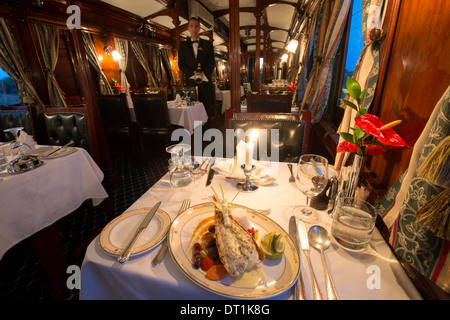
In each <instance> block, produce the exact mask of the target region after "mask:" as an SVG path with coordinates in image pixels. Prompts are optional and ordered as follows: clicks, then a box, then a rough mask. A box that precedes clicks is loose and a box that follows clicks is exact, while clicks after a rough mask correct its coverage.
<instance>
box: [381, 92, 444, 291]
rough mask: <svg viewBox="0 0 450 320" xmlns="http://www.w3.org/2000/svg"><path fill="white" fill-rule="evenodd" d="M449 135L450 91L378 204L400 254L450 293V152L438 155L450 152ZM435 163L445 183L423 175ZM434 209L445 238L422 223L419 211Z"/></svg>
mask: <svg viewBox="0 0 450 320" xmlns="http://www.w3.org/2000/svg"><path fill="white" fill-rule="evenodd" d="M449 134H450V87H448V89H447V90H446V92H445V93H444V95H443V96H442V98H441V99H440V101H439V102H438V103H437V105H436V106H435V108H434V111H433V113H432V114H431V115H430V118H429V119H428V122H427V125H426V126H425V128H424V129H423V131H422V134H421V135H420V137H419V139H418V140H417V141H416V143H415V145H414V149H413V153H412V155H411V159H410V162H409V166H408V169H407V170H406V172H405V173H404V174H403V175H402V176H401V177H400V179H399V180H398V181H397V182H396V183H394V184H393V185H392V187H391V188H390V189H389V190H388V192H387V193H386V194H385V196H384V197H383V199H382V200H381V201H380V202H378V203H377V204H376V206H375V207H376V209H377V212H378V214H379V215H380V216H382V217H383V221H384V222H385V224H386V226H387V227H388V228H389V229H390V231H391V239H390V242H391V245H392V247H393V248H394V250H395V252H396V253H397V254H398V255H399V256H401V257H402V258H403V259H404V260H405V261H407V262H408V263H410V264H411V265H412V266H413V267H414V268H415V269H416V270H417V271H419V272H420V273H421V274H423V275H424V276H426V277H428V278H429V279H430V280H431V281H433V282H435V283H436V284H437V285H438V286H440V287H441V288H442V289H443V290H445V291H446V292H447V293H450V268H449V267H448V266H449V264H450V261H449V259H448V252H449V249H450V241H449V238H450V235H449V234H448V228H449V226H448V224H449V214H450V209H449V207H448V201H449V200H448V193H449V184H450V181H448V175H449V168H448V165H449V164H448V162H449V161H450V160H449V159H448V151H447V158H442V157H439V156H437V155H438V154H439V153H437V151H438V150H439V149H441V150H442V151H444V150H445V149H446V148H448V145H447V146H443V144H442V143H443V142H445V141H446V139H448V136H449ZM442 154H443V153H442ZM429 157H431V159H430V158H429ZM439 158H441V160H439ZM430 160H432V163H433V170H428V172H431V171H432V172H431V174H435V171H436V170H437V169H436V168H446V169H444V170H442V171H439V170H437V172H438V173H441V176H443V177H447V180H446V181H445V183H441V182H442V181H439V180H437V181H434V179H430V177H423V176H422V175H421V172H422V171H421V170H420V168H421V165H424V162H425V161H430ZM445 160H446V161H447V162H446V164H447V167H445V166H440V165H439V163H440V162H441V165H442V161H445ZM445 193H446V194H445ZM440 196H444V198H443V199H444V201H439V199H442V198H440ZM445 200H446V201H447V204H446V206H445ZM428 206H432V210H430V211H431V212H432V214H431V218H432V219H429V221H436V222H437V225H438V226H439V227H440V228H441V229H443V231H444V233H445V230H447V232H446V234H444V236H443V235H442V233H438V232H436V230H433V229H432V228H431V229H429V228H428V227H427V225H426V224H425V225H424V224H423V223H421V222H419V220H418V217H419V215H418V213H419V210H420V209H422V208H426V207H428ZM442 214H443V215H444V216H443V217H442ZM433 215H434V216H433ZM445 215H446V216H445ZM445 236H446V237H445Z"/></svg>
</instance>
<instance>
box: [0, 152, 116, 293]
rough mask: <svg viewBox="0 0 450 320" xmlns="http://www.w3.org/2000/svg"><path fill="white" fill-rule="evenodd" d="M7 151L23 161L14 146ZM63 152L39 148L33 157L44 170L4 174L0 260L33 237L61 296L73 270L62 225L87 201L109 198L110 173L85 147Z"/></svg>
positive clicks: (0, 188) (3, 170)
mask: <svg viewBox="0 0 450 320" xmlns="http://www.w3.org/2000/svg"><path fill="white" fill-rule="evenodd" d="M2 148H3V150H1V151H3V152H5V153H6V154H8V153H9V155H8V157H7V158H8V162H9V161H11V160H13V159H15V158H16V157H17V155H11V154H10V152H9V150H8V149H9V148H10V145H7V144H6V145H3V146H2ZM59 148H60V147H58V146H43V145H36V146H33V150H31V151H30V153H32V154H37V155H38V156H39V161H40V165H38V166H37V167H35V168H34V169H30V170H28V171H24V172H20V171H14V172H13V171H11V170H8V168H7V167H6V166H2V167H1V172H0V203H1V209H0V220H1V223H0V259H1V258H3V256H4V255H5V253H6V252H7V251H8V250H9V249H10V248H12V247H13V246H14V245H16V244H18V243H19V242H21V241H22V240H24V239H27V238H30V239H31V244H32V247H33V249H34V250H35V253H36V255H37V256H38V258H39V260H40V261H41V263H42V264H43V267H44V270H45V271H46V272H47V273H48V276H49V278H50V279H51V280H52V282H53V285H54V288H53V289H54V290H55V291H59V290H61V286H62V287H64V286H65V280H64V277H65V271H66V269H65V268H67V266H65V265H64V264H65V258H64V257H63V252H62V248H61V243H58V240H59V236H58V230H57V227H55V226H56V223H57V222H58V221H59V220H60V219H61V218H63V217H65V216H67V215H68V214H70V213H72V212H73V211H75V210H76V209H77V208H78V207H80V206H81V205H82V204H83V203H84V202H85V201H86V200H90V201H91V202H92V205H93V206H97V205H99V204H100V203H102V202H103V201H104V200H105V199H106V198H108V194H107V192H106V190H105V189H104V187H103V185H102V181H103V178H104V174H103V172H102V170H101V169H100V168H99V167H98V165H97V164H96V162H95V161H94V160H93V159H92V157H91V156H90V155H89V153H88V152H87V151H86V150H85V149H83V148H76V147H67V148H61V149H59ZM53 151H55V152H54V153H52V152H53ZM50 153H52V154H50ZM49 239H51V240H49ZM41 249H42V250H41ZM58 268H59V269H58ZM57 273H58V274H57ZM61 273H62V275H61ZM61 276H62V277H63V280H64V281H63V282H62V284H61ZM57 278H58V279H57ZM56 286H59V288H56Z"/></svg>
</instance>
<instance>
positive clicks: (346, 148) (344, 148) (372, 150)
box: [336, 141, 386, 156]
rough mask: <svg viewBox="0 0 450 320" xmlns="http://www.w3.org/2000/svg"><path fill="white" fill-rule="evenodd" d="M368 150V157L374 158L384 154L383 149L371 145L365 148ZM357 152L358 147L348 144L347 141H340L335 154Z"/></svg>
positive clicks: (384, 149)
mask: <svg viewBox="0 0 450 320" xmlns="http://www.w3.org/2000/svg"><path fill="white" fill-rule="evenodd" d="M367 147H368V148H369V150H368V151H367V155H368V156H376V155H378V154H380V153H383V152H386V148H383V147H381V146H376V145H371V146H366V148H367ZM357 151H358V147H357V145H356V144H353V143H350V142H348V141H342V142H341V143H339V144H338V146H337V148H336V152H338V153H339V152H355V153H356V152H357Z"/></svg>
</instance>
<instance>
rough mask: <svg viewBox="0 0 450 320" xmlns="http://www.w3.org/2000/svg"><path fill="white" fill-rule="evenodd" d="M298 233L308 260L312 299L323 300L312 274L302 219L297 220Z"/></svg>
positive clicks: (307, 242) (306, 234)
mask: <svg viewBox="0 0 450 320" xmlns="http://www.w3.org/2000/svg"><path fill="white" fill-rule="evenodd" d="M298 235H299V236H300V245H301V247H302V251H303V253H304V254H305V256H306V260H307V261H308V267H309V273H310V275H311V283H312V292H313V298H314V300H323V298H322V294H321V293H320V288H319V285H318V284H317V280H316V276H315V275H314V270H313V267H312V265H311V259H310V258H309V251H310V249H309V240H308V232H307V231H306V226H305V223H304V222H303V221H301V220H300V221H299V222H298Z"/></svg>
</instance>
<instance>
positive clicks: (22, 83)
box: [0, 17, 43, 114]
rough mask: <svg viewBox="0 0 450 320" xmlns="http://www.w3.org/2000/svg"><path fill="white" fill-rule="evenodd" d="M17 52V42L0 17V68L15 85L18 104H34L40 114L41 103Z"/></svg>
mask: <svg viewBox="0 0 450 320" xmlns="http://www.w3.org/2000/svg"><path fill="white" fill-rule="evenodd" d="M18 52H19V48H18V46H17V42H16V40H15V38H14V36H13V34H12V32H11V29H10V28H9V25H8V23H7V22H6V19H5V18H3V17H0V66H1V67H2V69H3V70H4V71H5V72H6V73H7V74H8V75H9V76H10V77H11V78H12V79H13V80H14V81H15V83H16V84H17V86H18V93H19V99H20V103H21V104H34V105H35V106H36V109H37V111H38V113H40V114H41V113H42V105H43V103H42V101H41V99H40V98H39V96H38V95H37V93H36V91H35V90H34V87H33V85H32V83H31V82H30V80H29V79H28V76H27V75H26V73H25V71H24V65H23V62H22V59H21V57H20V56H19V55H18Z"/></svg>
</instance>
